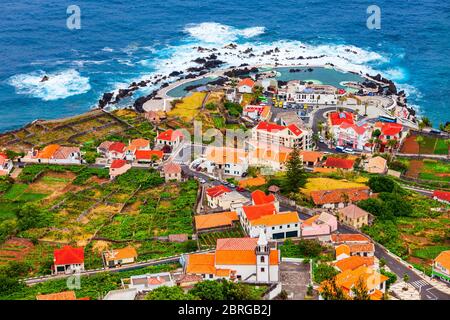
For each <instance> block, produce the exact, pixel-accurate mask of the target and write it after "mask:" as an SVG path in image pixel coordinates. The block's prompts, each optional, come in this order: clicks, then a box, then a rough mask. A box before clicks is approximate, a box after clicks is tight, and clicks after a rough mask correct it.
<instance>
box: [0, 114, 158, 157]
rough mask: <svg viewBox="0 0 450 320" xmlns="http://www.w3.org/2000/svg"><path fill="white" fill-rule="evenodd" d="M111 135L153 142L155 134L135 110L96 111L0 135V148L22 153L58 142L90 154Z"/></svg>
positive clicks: (35, 124)
mask: <svg viewBox="0 0 450 320" xmlns="http://www.w3.org/2000/svg"><path fill="white" fill-rule="evenodd" d="M110 136H111V137H114V136H120V137H122V139H125V140H128V139H133V138H138V137H140V138H141V137H143V138H147V139H153V138H154V137H155V136H156V133H155V130H154V129H153V127H152V125H151V124H150V123H149V122H148V121H147V120H146V119H145V118H144V117H143V115H141V114H139V113H137V112H135V111H133V110H117V111H113V112H112V113H106V112H103V111H101V110H94V111H90V112H87V113H84V114H82V115H79V116H75V117H70V118H64V119H60V120H50V121H43V120H39V121H36V122H34V123H32V124H29V125H27V126H25V127H23V128H22V129H19V130H16V131H11V132H7V133H4V134H1V135H0V149H6V150H11V151H14V152H18V153H21V152H27V151H28V150H30V149H31V148H32V147H42V146H45V145H48V144H52V143H57V144H61V145H65V146H84V147H85V148H86V150H87V151H89V150H90V149H89V146H93V147H96V145H98V144H99V143H100V142H102V141H104V140H107V139H108V138H109V137H110ZM94 144H95V145H94ZM94 149H95V148H94ZM86 150H83V151H86Z"/></svg>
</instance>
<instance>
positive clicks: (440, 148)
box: [434, 139, 448, 155]
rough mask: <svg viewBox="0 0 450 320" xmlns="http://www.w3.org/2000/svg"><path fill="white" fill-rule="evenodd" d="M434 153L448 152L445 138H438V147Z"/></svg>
mask: <svg viewBox="0 0 450 320" xmlns="http://www.w3.org/2000/svg"><path fill="white" fill-rule="evenodd" d="M434 154H444V155H445V154H448V144H447V142H446V141H445V140H443V139H438V140H437V142H436V147H435V148H434Z"/></svg>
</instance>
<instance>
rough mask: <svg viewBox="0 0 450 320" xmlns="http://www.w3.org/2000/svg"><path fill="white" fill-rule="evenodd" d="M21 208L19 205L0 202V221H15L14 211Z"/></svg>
mask: <svg viewBox="0 0 450 320" xmlns="http://www.w3.org/2000/svg"><path fill="white" fill-rule="evenodd" d="M19 206H20V204H19V203H13V202H2V201H0V221H4V220H8V219H13V218H15V217H16V215H15V214H14V211H15V210H16V209H17V208H18V207H19Z"/></svg>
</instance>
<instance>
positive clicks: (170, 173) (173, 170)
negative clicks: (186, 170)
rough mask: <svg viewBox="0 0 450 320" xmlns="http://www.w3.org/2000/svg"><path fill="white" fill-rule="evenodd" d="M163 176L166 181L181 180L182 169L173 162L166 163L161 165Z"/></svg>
mask: <svg viewBox="0 0 450 320" xmlns="http://www.w3.org/2000/svg"><path fill="white" fill-rule="evenodd" d="M163 172H164V178H165V180H166V182H168V181H172V180H175V181H181V180H182V170H181V166H180V165H179V164H177V163H175V162H169V163H166V164H165V165H164V167H163Z"/></svg>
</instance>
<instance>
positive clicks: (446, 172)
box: [406, 159, 450, 182]
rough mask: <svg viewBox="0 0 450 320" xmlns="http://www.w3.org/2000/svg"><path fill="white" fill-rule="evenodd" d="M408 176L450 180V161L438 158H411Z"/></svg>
mask: <svg viewBox="0 0 450 320" xmlns="http://www.w3.org/2000/svg"><path fill="white" fill-rule="evenodd" d="M406 176H407V177H410V178H414V179H422V180H434V181H446V182H450V163H447V162H444V161H438V160H431V159H424V160H411V161H410V162H409V167H408V171H407V172H406Z"/></svg>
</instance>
